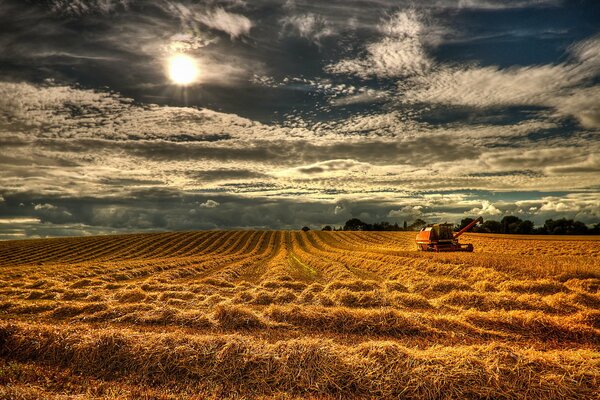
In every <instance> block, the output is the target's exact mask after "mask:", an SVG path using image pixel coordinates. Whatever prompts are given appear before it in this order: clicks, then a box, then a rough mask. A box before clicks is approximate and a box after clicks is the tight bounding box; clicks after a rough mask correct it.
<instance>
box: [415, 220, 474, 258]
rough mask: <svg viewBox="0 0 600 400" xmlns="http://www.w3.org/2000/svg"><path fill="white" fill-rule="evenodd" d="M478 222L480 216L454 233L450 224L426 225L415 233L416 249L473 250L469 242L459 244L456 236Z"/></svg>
mask: <svg viewBox="0 0 600 400" xmlns="http://www.w3.org/2000/svg"><path fill="white" fill-rule="evenodd" d="M480 222H483V218H481V217H479V218H477V219H476V220H474V221H472V222H471V223H470V224H469V225H467V226H465V227H464V228H462V229H461V230H460V231H458V232H456V233H454V232H453V231H452V227H453V225H452V224H430V225H427V226H426V227H425V228H423V229H421V230H420V231H419V233H417V249H419V250H422V251H473V245H472V244H471V243H465V244H460V243H459V242H458V238H459V236H460V235H462V234H463V233H465V232H466V231H468V230H469V229H471V228H472V227H473V226H475V225H476V224H477V223H480Z"/></svg>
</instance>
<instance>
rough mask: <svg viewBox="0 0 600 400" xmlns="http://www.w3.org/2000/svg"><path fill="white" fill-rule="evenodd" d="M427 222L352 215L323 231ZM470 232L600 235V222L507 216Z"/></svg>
mask: <svg viewBox="0 0 600 400" xmlns="http://www.w3.org/2000/svg"><path fill="white" fill-rule="evenodd" d="M471 222H473V218H464V219H462V220H461V221H460V224H456V225H455V227H454V230H455V231H459V230H460V229H462V228H464V227H465V226H467V225H468V224H470V223H471ZM426 225H427V222H426V221H424V220H422V219H420V218H417V219H416V220H415V221H413V222H412V223H410V224H408V223H407V221H404V223H403V224H402V226H400V225H398V223H394V224H392V223H390V222H387V221H381V222H375V223H367V222H363V221H361V220H360V219H358V218H352V219H349V220H348V221H346V223H345V224H344V226H340V227H337V228H336V227H332V226H330V225H326V226H324V227H323V228H322V230H323V231H418V230H420V229H421V228H423V227H425V226H426ZM309 229H310V228H308V227H306V226H305V227H303V228H302V230H303V231H308V230H309ZM471 231H472V232H478V233H504V234H520V235H600V223H597V224H596V225H594V226H593V227H591V228H590V227H588V226H587V225H586V224H584V223H583V222H581V221H576V220H573V219H567V218H560V219H556V220H554V219H548V220H546V222H544V225H542V226H538V227H536V226H535V225H534V224H533V222H532V221H529V220H522V219H521V218H519V217H516V216H513V215H508V216H506V217H503V218H502V219H501V220H500V221H495V220H491V219H489V220H485V221H484V222H483V223H482V224H479V225H477V226H475V227H473V228H472V229H471Z"/></svg>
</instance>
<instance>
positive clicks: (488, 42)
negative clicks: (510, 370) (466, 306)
mask: <svg viewBox="0 0 600 400" xmlns="http://www.w3.org/2000/svg"><path fill="white" fill-rule="evenodd" d="M181 55H184V56H185V57H187V58H186V60H188V62H189V63H192V64H193V65H194V66H195V67H196V68H197V70H196V71H195V72H196V73H197V76H196V79H195V80H193V82H191V83H189V84H187V85H182V84H180V82H178V79H176V77H174V76H173V73H172V71H171V70H170V69H169V68H170V65H171V63H172V61H173V60H174V59H176V57H178V56H181ZM599 83H600V2H598V1H595V0H588V1H584V0H574V1H560V0H448V1H443V0H423V1H403V0H394V1H391V0H330V1H306V0H280V1H277V0H247V1H246V0H206V1H192V0H156V1H145V0H144V1H142V0H45V1H43V0H0V239H20V238H30V237H47V236H63V235H69V236H73V235H91V234H108V233H122V232H143V231H162V230H170V231H171V230H196V229H246V228H259V229H298V228H300V227H302V226H304V225H307V226H309V227H311V228H313V229H318V228H320V227H322V226H323V225H327V224H328V225H343V223H344V222H345V221H346V220H348V219H350V218H360V219H362V220H364V221H367V222H375V221H383V220H385V221H389V222H391V223H395V222H398V223H399V224H402V223H403V221H408V222H409V223H410V222H411V221H413V220H415V219H416V218H421V219H424V220H426V221H428V222H444V221H448V222H458V221H460V220H461V219H462V218H465V217H475V216H479V215H481V216H483V218H484V219H496V220H500V219H501V218H502V217H503V216H506V215H516V216H519V217H520V218H522V219H530V220H532V221H534V223H535V224H536V225H541V224H543V223H544V221H545V220H546V219H550V218H553V219H556V218H562V217H566V218H575V219H578V220H580V221H583V222H585V223H587V224H594V223H598V222H600V135H599V133H600V85H599Z"/></svg>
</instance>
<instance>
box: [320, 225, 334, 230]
mask: <svg viewBox="0 0 600 400" xmlns="http://www.w3.org/2000/svg"><path fill="white" fill-rule="evenodd" d="M321 230H322V231H331V230H332V229H331V226H329V225H325V226H324V227H323V229H321Z"/></svg>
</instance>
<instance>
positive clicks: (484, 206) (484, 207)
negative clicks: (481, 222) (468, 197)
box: [469, 200, 502, 215]
mask: <svg viewBox="0 0 600 400" xmlns="http://www.w3.org/2000/svg"><path fill="white" fill-rule="evenodd" d="M469 214H476V215H500V214H502V211H500V210H499V209H497V208H496V206H494V205H493V204H492V203H491V202H489V201H487V200H484V201H482V202H481V208H477V207H476V208H473V209H471V211H469Z"/></svg>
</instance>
